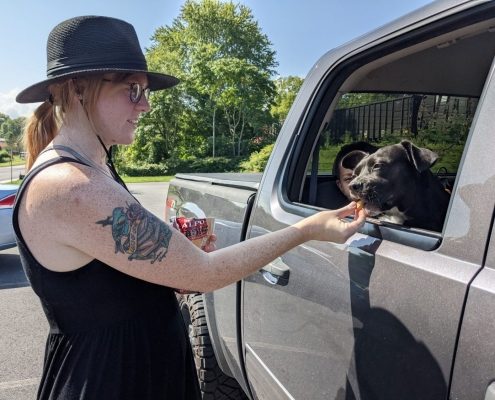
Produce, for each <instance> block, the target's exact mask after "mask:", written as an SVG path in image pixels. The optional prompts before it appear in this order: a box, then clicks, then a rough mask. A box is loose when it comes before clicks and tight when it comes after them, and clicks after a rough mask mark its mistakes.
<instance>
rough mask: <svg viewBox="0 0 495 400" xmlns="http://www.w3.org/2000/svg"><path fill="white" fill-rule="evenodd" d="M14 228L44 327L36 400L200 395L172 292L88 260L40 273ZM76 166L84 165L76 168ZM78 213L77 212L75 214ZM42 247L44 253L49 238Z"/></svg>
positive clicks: (157, 398) (153, 399)
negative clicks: (78, 265)
mask: <svg viewBox="0 0 495 400" xmlns="http://www.w3.org/2000/svg"><path fill="white" fill-rule="evenodd" d="M61 162H79V161H76V160H74V159H71V158H67V157H60V158H57V159H52V160H49V161H48V162H46V163H44V164H42V165H40V166H38V167H37V168H35V169H33V170H32V171H30V172H29V174H28V175H27V176H26V177H25V178H24V182H23V184H22V185H21V187H20V189H19V192H18V196H17V203H16V206H15V208H14V217H13V225H14V229H15V232H16V235H17V243H18V248H19V254H20V257H21V261H22V265H23V268H24V270H25V272H26V275H27V277H28V279H29V282H30V283H31V286H32V288H33V290H34V291H35V293H36V294H37V295H38V296H39V298H40V301H41V305H42V307H43V310H44V312H45V315H46V318H47V319H48V322H49V325H50V331H49V335H48V339H47V343H46V350H45V360H44V366H43V375H42V377H41V383H40V387H39V390H38V397H37V398H38V399H50V400H55V399H57V400H62V399H63V400H72V399H105V400H107V399H136V400H141V399H149V400H161V399H170V400H181V399H184V400H190V399H191V400H196V399H200V398H201V395H200V389H199V385H198V381H197V376H196V369H195V366H194V361H193V357H192V352H191V348H190V344H189V341H188V338H187V334H186V330H185V326H184V323H183V321H182V316H181V314H180V311H179V308H178V305H177V300H176V298H175V294H174V291H173V290H172V289H170V288H167V287H164V286H159V285H155V284H152V283H148V282H145V281H142V280H139V279H136V278H133V277H131V276H129V275H126V274H124V273H121V272H119V271H117V270H116V269H114V268H112V267H110V266H108V265H106V264H104V263H103V262H101V261H98V260H93V261H91V262H90V263H88V264H87V265H85V266H83V267H81V268H78V269H76V270H74V271H71V272H54V271H50V270H48V269H46V268H44V267H43V266H42V265H41V264H40V263H38V262H37V261H36V259H35V258H34V257H33V255H32V254H31V252H30V251H29V243H26V242H25V241H24V239H23V237H22V234H21V232H20V229H19V223H18V207H17V205H18V204H19V203H20V200H21V198H22V195H23V192H24V188H25V187H26V185H27V183H28V182H29V181H30V179H32V178H33V177H34V176H35V175H36V174H37V173H38V172H39V171H40V170H42V169H43V168H46V167H47V166H49V165H53V164H56V163H61ZM80 163H81V164H84V163H82V162H80ZM74 212H77V210H74ZM47 245H48V246H49V245H50V241H49V238H47Z"/></svg>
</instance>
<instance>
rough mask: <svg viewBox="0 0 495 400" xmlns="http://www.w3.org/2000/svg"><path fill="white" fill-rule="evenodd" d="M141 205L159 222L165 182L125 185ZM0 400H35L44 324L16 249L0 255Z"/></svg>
mask: <svg viewBox="0 0 495 400" xmlns="http://www.w3.org/2000/svg"><path fill="white" fill-rule="evenodd" d="M128 186H129V189H130V190H131V193H132V194H133V195H134V196H135V197H136V199H138V200H139V201H140V202H141V204H142V205H143V206H144V207H145V208H147V209H148V210H149V211H151V212H152V213H153V214H155V215H156V216H157V217H159V218H160V219H163V210H164V202H165V195H166V193H167V190H168V183H140V184H129V185H128ZM0 304H1V305H2V306H1V307H0V400H26V399H34V398H36V391H37V388H38V383H39V379H40V375H41V369H42V365H43V352H44V346H45V340H46V336H47V332H48V324H47V322H46V320H45V316H44V314H43V311H42V309H41V306H40V304H39V300H38V298H37V297H36V295H35V294H34V293H33V291H32V289H31V288H30V287H29V283H28V281H27V279H26V276H25V275H24V272H23V271H22V267H21V265H20V260H19V253H18V252H17V248H14V249H9V250H4V251H1V252H0Z"/></svg>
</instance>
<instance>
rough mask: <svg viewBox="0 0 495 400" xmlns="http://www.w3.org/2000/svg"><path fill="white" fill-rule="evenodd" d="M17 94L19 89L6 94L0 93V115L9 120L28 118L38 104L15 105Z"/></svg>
mask: <svg viewBox="0 0 495 400" xmlns="http://www.w3.org/2000/svg"><path fill="white" fill-rule="evenodd" d="M19 92H20V90H19V89H12V90H11V91H9V92H7V93H0V112H1V113H2V114H7V115H8V116H9V117H10V118H18V117H28V116H29V115H31V113H32V112H33V111H34V109H35V108H36V107H38V105H39V103H34V104H19V103H16V101H15V96H17V93H19Z"/></svg>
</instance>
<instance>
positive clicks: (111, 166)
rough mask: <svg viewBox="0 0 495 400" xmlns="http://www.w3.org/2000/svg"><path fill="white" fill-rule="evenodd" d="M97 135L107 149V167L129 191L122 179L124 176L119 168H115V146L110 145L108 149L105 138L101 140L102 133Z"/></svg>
mask: <svg viewBox="0 0 495 400" xmlns="http://www.w3.org/2000/svg"><path fill="white" fill-rule="evenodd" d="M96 137H97V138H98V141H99V142H100V144H101V147H103V150H105V154H106V155H107V162H106V164H107V167H108V169H109V170H110V172H111V174H112V176H113V178H114V179H115V181H116V182H117V183H119V184H120V185H122V186H123V187H124V188H125V189H126V190H127V191H129V189H128V188H127V186H126V184H125V182H124V181H123V180H122V178H121V177H120V175H119V173H118V172H117V170H116V169H115V165H114V164H113V154H112V153H113V151H112V150H113V147H112V146H110V147H109V148H108V149H107V146H105V143H103V140H101V138H100V135H98V134H97V135H96Z"/></svg>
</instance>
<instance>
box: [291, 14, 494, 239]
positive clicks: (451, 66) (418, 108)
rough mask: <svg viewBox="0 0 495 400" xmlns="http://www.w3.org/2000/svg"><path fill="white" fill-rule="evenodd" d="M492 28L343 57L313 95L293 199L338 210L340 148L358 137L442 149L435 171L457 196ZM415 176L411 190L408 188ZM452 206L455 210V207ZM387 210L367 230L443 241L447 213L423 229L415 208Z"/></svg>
mask: <svg viewBox="0 0 495 400" xmlns="http://www.w3.org/2000/svg"><path fill="white" fill-rule="evenodd" d="M493 26H495V20H493V19H491V20H486V21H481V22H479V23H477V24H472V25H469V26H468V27H461V28H458V27H456V29H454V30H452V31H450V32H445V29H444V33H442V34H441V35H436V34H435V32H431V35H430V36H426V37H425V40H423V41H416V42H415V44H414V45H411V46H409V47H400V42H398V44H397V47H396V49H395V50H394V51H393V52H390V53H386V52H385V53H384V52H382V49H381V48H380V47H379V46H377V48H376V49H375V50H370V51H369V52H368V53H366V56H361V58H360V57H359V56H356V57H355V58H354V59H351V60H350V61H349V62H348V63H347V64H346V63H345V62H343V63H342V66H341V68H339V69H336V71H337V72H333V74H332V71H330V72H329V74H328V77H327V81H325V82H323V83H322V85H321V86H320V92H319V93H315V95H314V98H313V102H312V104H311V105H310V108H309V109H308V112H307V114H306V115H307V117H306V120H305V121H303V123H302V127H301V130H302V134H301V135H300V138H301V139H300V142H298V143H297V144H296V146H295V147H294V149H295V150H294V157H293V158H292V160H297V161H293V162H292V164H290V168H289V169H288V171H289V174H290V175H291V176H290V177H289V182H291V184H290V185H289V189H288V195H287V197H288V199H289V201H291V202H293V203H296V204H301V205H308V206H316V207H320V208H330V209H335V208H338V207H341V206H343V205H345V204H347V203H348V202H349V198H348V196H346V193H345V191H343V190H342V187H341V185H340V183H341V182H340V179H339V171H338V166H339V165H340V164H339V160H338V154H339V151H342V149H343V148H345V147H347V146H352V145H353V144H355V143H356V142H364V143H366V144H368V145H370V146H373V147H374V148H379V149H381V148H384V147H385V146H389V145H394V144H399V143H401V141H404V140H407V141H409V142H410V143H412V144H413V145H414V146H415V148H419V149H427V150H428V151H431V152H432V153H433V154H435V162H434V163H432V164H431V165H430V166H429V168H428V170H429V171H430V172H431V173H432V174H433V175H434V176H435V177H436V178H437V179H438V181H439V183H440V184H441V186H442V188H443V190H444V191H445V193H447V194H448V195H450V193H451V192H452V190H453V188H454V186H455V182H456V177H457V174H458V171H459V170H460V168H462V165H461V160H462V155H463V152H464V148H465V145H466V143H467V141H468V136H469V133H470V127H471V125H472V123H473V121H474V118H475V114H476V110H477V107H478V103H479V100H480V96H481V92H482V89H483V86H484V84H485V81H486V78H487V75H488V71H489V69H490V66H491V63H492V61H493V56H494V54H495V40H494V38H495V36H494V35H495V32H494V30H493V28H492V27H493ZM408 39H411V40H410V41H411V42H414V40H413V38H408ZM406 42H407V41H406V40H405V39H404V40H403V43H406ZM373 51H375V53H376V54H373ZM370 60H371V61H370ZM336 85H338V86H336ZM414 152H415V150H413V153H414ZM296 162H297V164H296ZM368 168H371V167H369V166H368ZM354 172H355V171H354ZM355 177H356V174H354V178H355ZM407 179H408V178H407V177H405V180H406V181H405V182H404V184H403V185H402V190H407V189H408V183H409V181H407ZM348 181H351V179H350V178H348ZM361 183H362V182H361ZM395 190H398V189H395ZM411 196H412V194H411ZM383 202H385V201H383ZM383 202H382V203H383ZM444 208H445V213H444V214H445V215H446V213H447V212H448V204H447V205H446V206H445V207H444ZM399 211H401V212H402V214H403V212H404V210H399ZM399 214H400V213H399ZM402 216H403V215H402ZM383 217H384V216H383V215H381V214H380V213H379V212H377V213H374V214H373V215H372V218H370V219H369V221H368V222H369V224H367V227H366V229H365V230H366V232H367V233H371V234H374V233H376V234H377V235H381V236H382V237H383V236H384V235H383V230H382V229H381V228H380V232H379V233H377V232H378V228H377V226H380V227H382V226H386V227H387V229H389V228H390V229H392V230H394V229H395V231H393V232H392V231H389V234H388V237H390V238H393V240H394V241H399V242H401V241H403V239H404V238H405V237H407V236H408V235H409V234H412V235H416V236H415V238H414V239H413V240H410V238H409V239H406V240H405V241H404V243H407V244H409V243H413V245H415V244H414V243H418V242H421V238H420V237H421V236H424V237H433V238H436V239H438V240H437V241H436V243H437V244H438V243H439V240H441V232H442V227H443V222H444V221H445V218H446V217H443V216H442V218H443V220H442V221H441V223H438V224H436V225H434V227H431V226H429V225H428V224H426V225H425V224H423V226H420V225H419V226H416V225H415V224H414V223H411V220H408V216H407V215H406V216H405V218H402V219H401V218H396V219H394V218H383ZM425 218H427V216H426V217H425ZM370 224H371V225H374V226H371V225H370ZM425 226H426V228H425ZM390 232H391V233H390ZM417 235H419V236H417ZM418 237H419V238H420V239H419V240H418V239H417V238H418ZM418 247H423V248H427V249H430V248H433V247H434V245H431V243H428V244H426V245H424V246H423V245H421V244H419V245H418Z"/></svg>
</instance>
